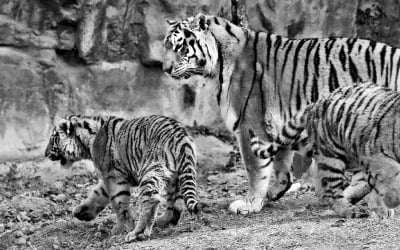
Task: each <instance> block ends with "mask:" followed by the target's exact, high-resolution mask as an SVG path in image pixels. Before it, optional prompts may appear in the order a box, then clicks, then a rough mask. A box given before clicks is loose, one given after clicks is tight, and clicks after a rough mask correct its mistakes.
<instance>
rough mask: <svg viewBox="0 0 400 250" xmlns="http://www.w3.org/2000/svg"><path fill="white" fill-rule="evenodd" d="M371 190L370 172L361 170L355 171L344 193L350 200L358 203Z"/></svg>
mask: <svg viewBox="0 0 400 250" xmlns="http://www.w3.org/2000/svg"><path fill="white" fill-rule="evenodd" d="M370 192H371V186H370V185H369V184H368V174H367V173H366V172H365V171H362V170H359V171H356V172H354V173H353V175H352V177H351V182H350V185H349V186H348V187H346V189H345V190H344V193H343V195H344V198H346V199H347V200H348V201H349V202H351V203H352V204H356V203H357V202H358V201H360V200H361V199H362V198H364V197H365V196H366V195H367V194H369V193H370Z"/></svg>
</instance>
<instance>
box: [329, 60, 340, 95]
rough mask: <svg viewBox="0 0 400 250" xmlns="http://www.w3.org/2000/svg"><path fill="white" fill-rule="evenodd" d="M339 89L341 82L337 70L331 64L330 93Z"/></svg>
mask: <svg viewBox="0 0 400 250" xmlns="http://www.w3.org/2000/svg"><path fill="white" fill-rule="evenodd" d="M338 87H339V81H338V76H337V72H336V69H335V66H334V65H333V64H332V63H330V68H329V92H332V91H334V90H335V89H337V88H338Z"/></svg>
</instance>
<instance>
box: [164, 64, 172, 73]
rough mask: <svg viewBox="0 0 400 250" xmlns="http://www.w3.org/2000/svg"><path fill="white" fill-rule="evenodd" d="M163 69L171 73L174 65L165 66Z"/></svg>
mask: <svg viewBox="0 0 400 250" xmlns="http://www.w3.org/2000/svg"><path fill="white" fill-rule="evenodd" d="M163 71H164V72H165V73H167V74H169V75H170V74H171V72H172V66H163Z"/></svg>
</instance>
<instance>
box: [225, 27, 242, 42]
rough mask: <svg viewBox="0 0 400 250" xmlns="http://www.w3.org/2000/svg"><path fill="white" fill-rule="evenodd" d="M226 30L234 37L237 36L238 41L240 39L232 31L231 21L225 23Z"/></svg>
mask: <svg viewBox="0 0 400 250" xmlns="http://www.w3.org/2000/svg"><path fill="white" fill-rule="evenodd" d="M225 30H226V32H228V34H229V35H230V36H233V37H234V38H236V40H237V42H239V41H240V40H239V38H238V37H237V36H236V35H235V34H234V33H233V32H232V27H231V25H230V24H229V23H226V24H225Z"/></svg>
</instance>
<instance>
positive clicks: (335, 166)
mask: <svg viewBox="0 0 400 250" xmlns="http://www.w3.org/2000/svg"><path fill="white" fill-rule="evenodd" d="M315 158H316V164H317V169H318V170H317V171H318V177H319V181H320V187H321V195H322V197H321V198H322V200H323V201H325V202H327V204H328V205H330V206H331V208H332V209H333V210H334V211H335V212H336V214H338V215H339V216H341V217H346V218H358V217H365V216H368V212H367V211H364V210H363V209H362V208H360V207H357V206H354V205H353V204H351V203H350V201H349V200H348V199H346V198H345V197H344V192H343V191H344V185H345V181H346V177H345V176H344V171H345V169H346V165H345V163H344V162H343V161H341V160H339V159H336V158H330V157H325V156H323V155H316V156H315Z"/></svg>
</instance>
